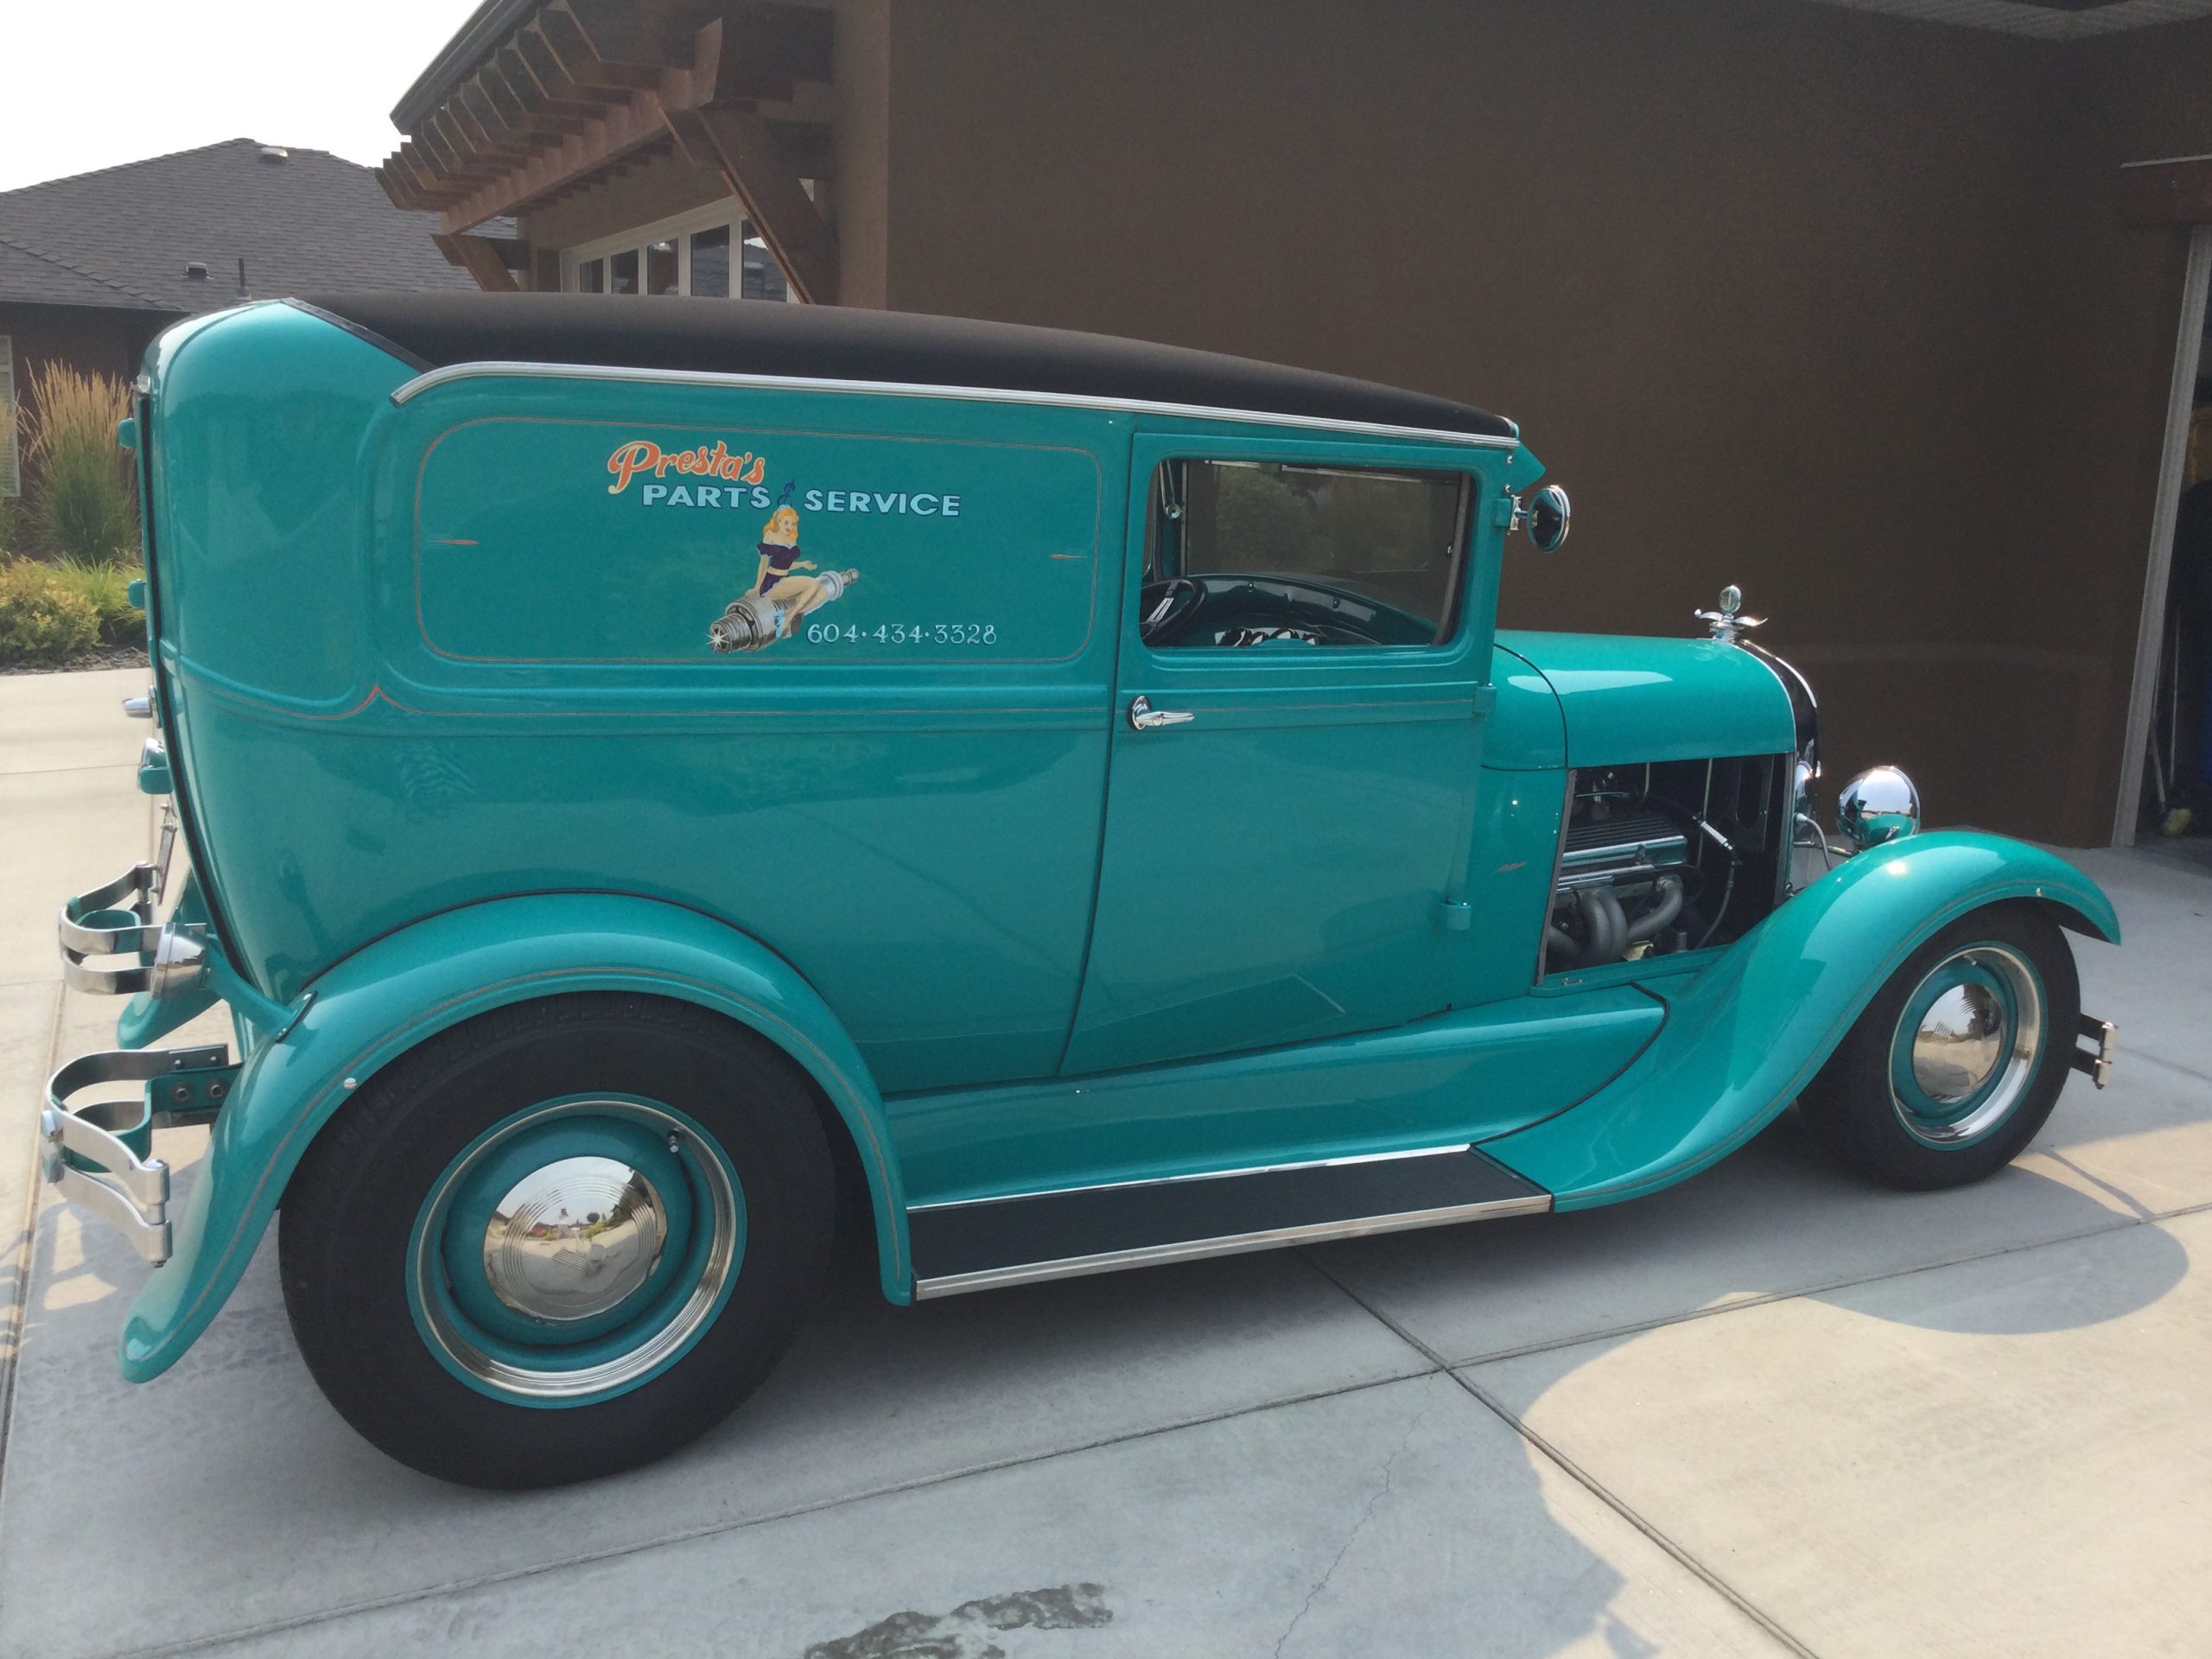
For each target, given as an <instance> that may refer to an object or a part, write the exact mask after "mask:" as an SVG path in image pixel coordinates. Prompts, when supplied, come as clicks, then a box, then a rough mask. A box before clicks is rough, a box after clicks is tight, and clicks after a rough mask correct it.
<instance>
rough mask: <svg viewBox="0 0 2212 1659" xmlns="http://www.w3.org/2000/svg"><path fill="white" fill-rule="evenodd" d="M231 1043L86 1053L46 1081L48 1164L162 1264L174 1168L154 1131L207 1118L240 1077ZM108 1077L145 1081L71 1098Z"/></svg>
mask: <svg viewBox="0 0 2212 1659" xmlns="http://www.w3.org/2000/svg"><path fill="white" fill-rule="evenodd" d="M230 1058H231V1056H230V1050H229V1049H228V1048H226V1047H225V1046H223V1045H222V1044H220V1043H217V1044H213V1045H212V1046H207V1047H203V1048H168V1049H158V1048H137V1049H131V1048H124V1049H111V1050H108V1051H106V1052H102V1053H98V1054H85V1055H80V1056H79V1057H78V1058H76V1059H73V1060H72V1061H70V1062H69V1064H68V1065H65V1066H63V1067H62V1068H61V1069H60V1071H56V1072H55V1073H54V1075H53V1077H50V1078H48V1080H47V1084H46V1109H45V1110H44V1111H42V1112H41V1113H40V1114H39V1171H40V1173H41V1174H42V1175H43V1176H44V1177H45V1178H46V1179H48V1180H49V1181H51V1182H53V1183H54V1185H56V1186H57V1187H59V1188H60V1190H61V1193H62V1196H63V1197H65V1198H68V1199H70V1200H71V1201H72V1202H73V1203H76V1204H80V1205H84V1206H85V1208H86V1209H87V1210H90V1211H92V1212H93V1213H95V1214H96V1215H98V1216H99V1217H101V1218H102V1219H104V1220H105V1221H108V1222H111V1223H112V1224H114V1225H115V1226H117V1227H118V1228H120V1229H121V1230H123V1233H124V1236H125V1237H127V1238H128V1239H130V1243H131V1244H132V1245H133V1246H134V1247H135V1248H136V1249H137V1252H138V1254H139V1255H143V1256H144V1257H145V1258H146V1260H147V1261H149V1262H152V1263H154V1265H156V1267H158V1266H160V1265H161V1264H162V1262H166V1261H168V1259H169V1219H168V1202H169V1167H168V1165H167V1164H165V1163H163V1162H162V1160H160V1159H158V1158H156V1157H154V1156H153V1155H152V1150H153V1132H154V1131H155V1130H156V1128H167V1127H168V1126H169V1125H170V1124H173V1123H188V1122H205V1121H206V1120H207V1118H209V1117H211V1116H213V1115H214V1114H215V1112H216V1111H217V1110H218V1109H220V1107H221V1105H222V1103H223V1102H224V1100H225V1099H226V1098H227V1097H228V1096H229V1094H230V1091H231V1089H232V1085H233V1084H234V1083H235V1082H236V1081H237V1077H238V1067H236V1066H235V1065H232V1064H231V1063H230ZM106 1083H144V1084H150V1085H151V1086H150V1087H149V1088H146V1089H144V1090H141V1091H140V1093H139V1096H138V1097H137V1099H135V1100H130V1099H125V1100H103V1101H92V1102H88V1103H86V1104H84V1105H81V1106H72V1105H71V1104H70V1103H69V1098H70V1096H73V1095H74V1094H77V1093H78V1092H79V1091H80V1090H86V1089H91V1088H93V1087H96V1086H98V1085H99V1084H106Z"/></svg>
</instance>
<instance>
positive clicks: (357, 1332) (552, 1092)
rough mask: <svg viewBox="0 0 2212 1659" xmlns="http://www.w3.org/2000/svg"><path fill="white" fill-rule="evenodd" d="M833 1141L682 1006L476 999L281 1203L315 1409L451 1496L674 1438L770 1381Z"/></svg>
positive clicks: (342, 1125) (783, 1086)
mask: <svg viewBox="0 0 2212 1659" xmlns="http://www.w3.org/2000/svg"><path fill="white" fill-rule="evenodd" d="M835 1214H836V1193H835V1186H834V1181H833V1176H832V1166H831V1162H830V1157H829V1146H828V1142H827V1141H826V1138H825V1136H824V1135H823V1128H822V1125H821V1122H820V1119H819V1118H818V1117H817V1115H816V1112H815V1109H814V1105H813V1102H812V1098H811V1096H810V1092H809V1090H808V1088H807V1085H806V1084H805V1081H804V1077H802V1075H801V1074H800V1073H799V1072H798V1071H797V1069H796V1068H795V1067H794V1066H793V1065H792V1064H791V1061H790V1060H789V1059H788V1058H786V1057H785V1055H784V1054H783V1053H782V1052H781V1051H780V1050H779V1049H777V1048H775V1047H774V1046H772V1044H770V1043H768V1042H767V1041H766V1040H765V1039H762V1038H760V1037H759V1036H757V1035H755V1034H754V1033H751V1032H748V1031H746V1030H743V1029H742V1028H741V1027H736V1026H734V1025H732V1024H730V1023H729V1022H728V1021H726V1020H721V1019H719V1018H717V1017H715V1015H712V1014H708V1013H705V1012H704V1011H702V1010H700V1009H697V1008H694V1007H690V1006H688V1005H685V1004H681V1003H673V1002H666V1001H658V1000H656V999H650V998H641V997H628V996H613V995H584V996H570V997H559V998H553V999H549V1000H547V1001H542V1002H534V1003H527V1004H523V1005H520V1006H518V1007H511V1008H503V1009H499V1010H498V1011H496V1012H494V1013H493V1014H486V1015H485V1016H483V1017H482V1018H481V1019H479V1020H472V1021H470V1022H468V1023H467V1024H466V1025H463V1026H460V1027H455V1028H454V1030H452V1031H448V1032H446V1033H441V1034H440V1035H439V1036H437V1037H435V1038H433V1039H430V1040H429V1041H428V1042H426V1043H424V1044H423V1046H421V1047H420V1048H418V1049H416V1050H415V1051H413V1052H410V1053H409V1054H408V1055H406V1056H404V1057H403V1058H401V1059H399V1060H397V1061H396V1062H394V1063H393V1064H392V1065H390V1066H388V1067H386V1068H385V1070H384V1071H381V1072H379V1073H378V1075H377V1076H376V1077H373V1078H372V1079H371V1080H370V1082H369V1083H368V1084H366V1085H365V1086H364V1087H363V1088H362V1089H361V1090H360V1091H359V1094H358V1095H357V1096H355V1098H354V1099H353V1100H352V1101H351V1102H349V1103H347V1105H346V1109H345V1110H344V1111H343V1112H341V1113H340V1115H339V1116H338V1117H337V1118H336V1119H335V1120H334V1122H332V1123H331V1124H330V1125H329V1126H328V1128H326V1129H325V1130H324V1131H323V1133H322V1134H321V1135H320V1136H318V1137H317V1138H316V1140H315V1144H314V1145H313V1146H311V1147H309V1148H308V1154H307V1155H306V1157H305V1158H303V1159H302V1160H301V1164H300V1167H299V1170H298V1172H297V1173H296V1174H295V1175H294V1177H293V1179H292V1182H291V1185H290V1186H289V1189H288V1190H287V1192H286V1193H285V1196H284V1206H283V1221H282V1224H281V1231H280V1234H279V1240H278V1243H279V1255H280V1261H281V1266H282V1270H283V1283H284V1299H285V1305H286V1307H287V1309H288V1310H289V1313H290V1315H291V1319H292V1329H293V1332H294V1334H295V1335H296V1337H297V1338H298V1341H299V1344H300V1351H301V1352H302V1355H303V1356H304V1357H306V1359H307V1363H308V1369H309V1370H311V1371H313V1373H314V1374H315V1380H316V1382H317V1383H320V1384H321V1387H322V1389H323V1392H324V1393H325V1394H326V1395H328V1396H329V1397H330V1401H331V1403H332V1404H333V1405H334V1406H335V1407H336V1408H338V1410H339V1411H340V1413H341V1414H343V1415H344V1416H345V1418H346V1421H348V1422H350V1423H352V1424H353V1427H355V1428H356V1429H358V1430H359V1432H360V1433H362V1434H363V1435H365V1437H367V1438H368V1439H369V1440H372V1442H374V1443H375V1444H376V1445H377V1446H379V1447H381V1448H382V1449H383V1450H384V1451H385V1452H389V1453H390V1454H391V1456H393V1457H395V1458H397V1459H399V1460H400V1461H401V1462H403V1463H405V1464H408V1465H411V1466H413V1467H415V1468H416V1469H420V1470H422V1471H424V1472H426V1473H429V1474H432V1475H436V1476H439V1477H441V1478H445V1479H448V1480H455V1481H461V1482H464V1483H466V1484H471V1485H480V1486H496V1487H524V1486H544V1485H554V1484H560V1483H562V1482H564V1481H570V1480H577V1479H582V1478H587V1477H589V1476H594V1475H600V1474H607V1473H610V1472H612V1471H616V1470H620V1469H626V1468H629V1467H632V1466H633V1465H638V1464H641V1463H645V1462H647V1461H650V1460H651V1459H654V1458H657V1457H660V1456H662V1455H664V1453H666V1452H671V1451H672V1450H674V1449H675V1448H676V1447H677V1446H682V1445H683V1444H684V1443H685V1442H687V1441H689V1440H692V1439H693V1438H694V1437H696V1435H698V1434H700V1433H703V1432H704V1431H705V1430H706V1429H708V1428H709V1427H712V1426H713V1425H714V1424H715V1422H717V1421H720V1420H721V1418H722V1417H723V1416H724V1415H726V1414H728V1412H729V1411H730V1410H731V1409H732V1408H734V1407H735V1406H736V1405H737V1404H738V1402H741V1400H743V1399H744V1397H745V1396H746V1395H747V1394H749V1393H751V1392H752V1390H753V1388H754V1387H756V1386H757V1385H758V1384H759V1383H760V1380H761V1379H762V1378H763V1377H765V1376H766V1375H767V1372H768V1370H769V1369H770V1368H771V1367H772V1365H773V1363H775V1360H776V1358H777V1357H778V1356H779V1354H780V1353H781V1351H782V1350H783V1347H784V1345H785V1342H786V1341H787V1340H788V1339H789V1337H790V1334H791V1329H792V1327H793V1326H794V1325H796V1323H797V1321H798V1314H799V1312H800V1309H801V1306H802V1305H803V1303H804V1299H805V1297H806V1295H807V1294H808V1293H809V1291H810V1289H811V1288H812V1287H813V1286H814V1285H815V1283H816V1282H817V1280H818V1279H819V1277H820V1274H821V1270H822V1266H823V1260H824V1258H825V1255H826V1253H827V1249H828V1246H829V1236H830V1230H831V1227H832V1224H833V1222H834V1218H835Z"/></svg>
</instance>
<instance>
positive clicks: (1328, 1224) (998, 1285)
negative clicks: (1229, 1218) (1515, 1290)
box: [914, 1192, 1552, 1302]
mask: <svg viewBox="0 0 2212 1659" xmlns="http://www.w3.org/2000/svg"><path fill="white" fill-rule="evenodd" d="M1551 1207H1552V1198H1551V1194H1550V1193H1548V1192H1546V1193H1541V1194H1538V1195H1535V1196H1533V1197H1529V1198H1490V1199H1485V1200H1484V1201H1483V1202H1481V1203H1478V1204H1461V1205H1452V1206H1451V1207H1449V1208H1447V1209H1443V1210H1415V1211H1408V1212H1406V1213H1404V1214H1401V1215H1395V1216H1363V1217H1356V1218H1354V1219H1351V1220H1348V1221H1324V1222H1314V1223H1311V1224H1307V1225H1306V1226H1302V1227H1277V1228H1273V1229H1270V1230H1267V1231H1264V1232H1256V1233H1232V1234H1230V1235H1228V1236H1224V1237H1221V1238H1195V1239H1189V1240H1186V1241H1184V1242H1182V1243H1173V1244H1147V1245H1145V1246H1143V1247H1142V1248H1141V1249H1134V1250H1109V1251H1108V1252H1107V1253H1106V1254H1104V1255H1071V1256H1065V1257H1063V1258H1061V1259H1060V1260H1059V1261H1057V1262H1020V1263H1017V1264H1015V1265H1014V1266H1011V1267H1004V1268H984V1269H982V1271H981V1272H977V1273H956V1274H948V1275H946V1276H945V1277H944V1278H941V1279H918V1280H916V1281H914V1300H916V1301H918V1302H925V1301H929V1300H931V1299H932V1298H935V1297H938V1296H958V1295H961V1294H963V1293H965V1292H968V1291H971V1290H998V1289H1003V1288H1005V1287H1008V1286H1013V1285H1034V1284H1040V1283H1043V1282H1044V1281H1047V1280H1052V1279H1079V1278H1082V1277H1083V1276H1084V1274H1093V1273H1113V1272H1116V1271H1118V1270H1119V1269H1121V1268H1154V1267H1162V1266H1165V1265H1166V1264H1167V1263H1168V1262H1197V1261H1202V1260H1204V1259H1205V1258H1206V1257H1208V1256H1216V1255H1242V1254H1243V1253H1244V1252H1246V1251H1249V1250H1271V1249H1278V1248H1280V1247H1281V1246H1283V1245H1287V1244H1319V1243H1324V1242H1325V1241H1327V1240H1330V1239H1338V1238H1366V1237H1370V1236H1373V1235H1375V1234H1377V1233H1402V1232H1410V1231H1412V1230H1414V1229H1415V1228H1419V1227H1442V1226H1446V1225H1449V1224H1452V1223H1453V1222H1459V1221H1484V1220H1490V1219H1491V1218H1494V1217H1502V1216H1535V1215H1541V1214H1542V1213H1544V1212H1545V1211H1548V1210H1549V1209H1550V1208H1551Z"/></svg>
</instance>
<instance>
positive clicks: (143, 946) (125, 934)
mask: <svg viewBox="0 0 2212 1659" xmlns="http://www.w3.org/2000/svg"><path fill="white" fill-rule="evenodd" d="M174 843H175V828H174V825H173V823H170V822H168V821H165V822H164V823H163V825H162V855H161V857H160V859H159V860H158V861H156V862H154V863H151V864H134V865H132V866H131V867H130V868H129V869H127V870H125V871H124V873H123V874H121V875H119V876H118V877H116V879H115V880H112V881H111V882H109V883H108V884H107V885H106V886H105V887H95V888H93V889H92V891H91V892H90V893H79V894H78V895H77V896H76V897H75V898H73V899H65V900H64V901H63V903H62V906H61V915H60V919H59V921H58V922H57V924H56V926H57V929H58V931H60V936H61V977H62V978H63V979H64V980H65V981H67V982H68V983H69V984H70V985H72V986H73V987H74V988H77V989H78V990H80V991H94V992H98V993H99V994H101V995H108V996H130V995H136V994H137V993H138V992H140V991H145V992H148V993H149V994H150V995H155V996H175V995H178V994H179V993H180V992H181V991H183V990H185V989H187V988H189V987H191V986H192V985H194V984H195V983H197V982H198V981H199V980H200V977H201V976H203V975H204V974H205V973H206V972H207V929H206V928H205V927H204V926H201V925H198V924H194V923H187V924H175V923H172V924H170V925H168V926H159V925H156V923H155V921H154V905H155V902H156V900H157V899H160V898H161V896H162V885H163V880H164V878H165V875H166V873H167V869H168V855H169V851H170V849H171V848H172V846H173V845H174ZM133 954H135V955H136V956H137V958H138V960H137V963H135V964H133V965H131V966H130V967H113V968H99V967H94V966H92V964H91V963H90V962H89V961H88V960H87V958H89V957H113V956H128V955H133Z"/></svg>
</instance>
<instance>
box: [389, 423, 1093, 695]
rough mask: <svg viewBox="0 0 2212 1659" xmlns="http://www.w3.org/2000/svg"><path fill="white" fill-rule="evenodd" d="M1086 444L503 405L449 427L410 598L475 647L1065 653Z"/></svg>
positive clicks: (687, 655) (1075, 590)
mask: <svg viewBox="0 0 2212 1659" xmlns="http://www.w3.org/2000/svg"><path fill="white" fill-rule="evenodd" d="M1102 484H1103V480H1102V478H1101V474H1100V471H1099V467H1098V464H1097V461H1096V459H1095V458H1094V457H1093V456H1092V455H1091V454H1090V452H1089V451H1087V450H1084V449H1079V448H1065V447H1054V446H1042V445H1027V444H1012V443H994V442H976V441H965V440H961V441H954V440H938V439H920V438H906V437H891V436H871V435H855V434H850V433H842V432H801V431H791V430H783V429H749V430H747V429H707V428H701V427H690V426H666V425H651V424H639V423H615V422H600V421H572V420H550V419H542V418H533V417H501V418H496V419H490V420H480V421H472V422H467V423H463V424H461V425H460V426H456V427H454V428H452V429H448V431H446V432H445V433H443V434H442V435H440V436H439V437H438V438H437V439H436V440H435V442H433V443H432V444H431V445H430V446H429V450H428V452H427V453H426V454H425V455H424V457H423V466H422V470H421V474H420V478H419V481H418V485H417V489H416V559H415V588H416V617H417V620H418V622H419V625H420V626H421V629H422V633H423V641H424V643H425V644H427V645H429V648H430V649H431V650H432V651H434V652H438V653H439V654H440V655H442V656H446V657H451V658H461V659H464V660H470V661H479V662H633V663H634V662H683V661H698V662H702V663H717V662H719V663H721V664H727V665H728V666H729V667H731V668H732V669H733V670H734V669H737V668H741V666H742V665H743V664H747V663H748V662H751V661H755V660H760V659H762V658H773V659H774V660H776V661H778V662H783V663H790V662H798V661H815V662H824V663H835V662H842V663H855V662H874V663H885V662H898V663H911V662H928V661H958V662H1056V661H1063V660H1065V659H1067V658H1072V657H1075V656H1077V654H1079V653H1080V652H1082V650H1083V648H1084V644H1085V642H1086V641H1087V640H1088V639H1089V638H1090V632H1091V630H1092V628H1093V627H1095V626H1096V625H1097V612H1098V608H1099V603H1100V594H1099V590H1098V563H1099V560H1098V553H1099V531H1100V524H1101V515H1102V507H1103V501H1102V493H1101V492H1102Z"/></svg>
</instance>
